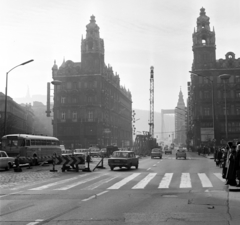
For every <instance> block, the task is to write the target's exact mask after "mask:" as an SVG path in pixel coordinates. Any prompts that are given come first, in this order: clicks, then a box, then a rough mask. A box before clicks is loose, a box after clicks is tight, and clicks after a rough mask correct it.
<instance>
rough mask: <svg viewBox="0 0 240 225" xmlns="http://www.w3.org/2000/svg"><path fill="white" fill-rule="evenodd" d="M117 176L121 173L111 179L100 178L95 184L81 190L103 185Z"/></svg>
mask: <svg viewBox="0 0 240 225" xmlns="http://www.w3.org/2000/svg"><path fill="white" fill-rule="evenodd" d="M117 177H119V175H118V176H115V177H111V178H110V179H109V178H106V179H104V180H100V181H99V182H97V183H94V184H92V185H90V186H88V187H85V188H82V189H81V190H93V189H95V188H97V187H99V186H101V185H102V184H105V183H108V182H110V181H111V180H114V179H116V178H117Z"/></svg>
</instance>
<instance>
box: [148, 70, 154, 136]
mask: <svg viewBox="0 0 240 225" xmlns="http://www.w3.org/2000/svg"><path fill="white" fill-rule="evenodd" d="M153 70H154V67H153V66H151V67H150V121H149V134H150V138H154V72H153Z"/></svg>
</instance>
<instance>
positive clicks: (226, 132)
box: [219, 74, 231, 141]
mask: <svg viewBox="0 0 240 225" xmlns="http://www.w3.org/2000/svg"><path fill="white" fill-rule="evenodd" d="M219 77H220V78H221V80H222V81H223V83H224V106H225V110H224V111H225V135H226V141H227V140H228V121H227V92H226V81H227V80H228V79H229V78H230V77H231V75H230V74H222V75H219Z"/></svg>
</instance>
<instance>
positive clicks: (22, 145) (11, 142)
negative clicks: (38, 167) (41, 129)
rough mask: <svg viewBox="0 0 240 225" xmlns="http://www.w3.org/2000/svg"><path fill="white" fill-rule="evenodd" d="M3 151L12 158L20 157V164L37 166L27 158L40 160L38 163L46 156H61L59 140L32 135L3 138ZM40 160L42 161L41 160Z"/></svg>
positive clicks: (14, 135)
mask: <svg viewBox="0 0 240 225" xmlns="http://www.w3.org/2000/svg"><path fill="white" fill-rule="evenodd" d="M1 142H2V150H3V151H5V152H7V154H8V155H9V156H11V157H16V156H20V163H21V164H24V163H30V164H33V165H34V164H35V162H36V160H30V161H29V160H28V159H26V158H25V157H31V158H38V162H41V161H45V160H44V159H43V160H41V157H44V156H49V158H50V157H51V156H53V154H56V155H61V148H60V144H59V140H58V139H57V138H55V137H50V136H41V135H30V134H9V135H5V136H3V137H2V138H1ZM39 159H40V160H39Z"/></svg>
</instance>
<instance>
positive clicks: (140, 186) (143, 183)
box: [132, 173, 157, 189]
mask: <svg viewBox="0 0 240 225" xmlns="http://www.w3.org/2000/svg"><path fill="white" fill-rule="evenodd" d="M156 175H157V173H149V174H148V175H147V176H146V177H144V178H143V179H142V180H141V181H140V182H138V183H137V184H136V185H135V186H133V187H132V189H143V188H145V186H146V185H147V184H148V183H149V181H150V180H152V179H153V178H154V177H155V176H156Z"/></svg>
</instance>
